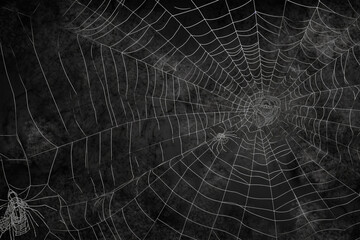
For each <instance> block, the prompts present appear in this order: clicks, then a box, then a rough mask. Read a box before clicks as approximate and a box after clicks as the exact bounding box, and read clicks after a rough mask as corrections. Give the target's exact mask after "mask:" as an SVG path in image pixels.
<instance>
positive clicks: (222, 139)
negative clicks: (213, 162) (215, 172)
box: [209, 128, 239, 154]
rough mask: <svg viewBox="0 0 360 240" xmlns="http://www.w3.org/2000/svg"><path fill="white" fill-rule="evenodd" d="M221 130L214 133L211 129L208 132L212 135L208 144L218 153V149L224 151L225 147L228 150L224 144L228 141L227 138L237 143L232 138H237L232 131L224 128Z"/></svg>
mask: <svg viewBox="0 0 360 240" xmlns="http://www.w3.org/2000/svg"><path fill="white" fill-rule="evenodd" d="M222 129H223V132H219V133H216V132H215V131H214V130H213V129H211V130H212V132H210V135H211V136H212V139H211V141H210V144H209V146H210V147H211V149H212V150H213V151H214V148H215V150H216V152H217V153H218V154H219V153H220V151H225V152H227V151H226V149H228V150H230V149H229V148H228V147H226V146H225V144H226V143H228V142H229V140H231V141H232V142H234V143H235V144H237V145H238V143H237V142H236V141H235V140H234V139H239V138H238V137H237V136H236V134H234V131H228V130H225V129H224V128H222Z"/></svg>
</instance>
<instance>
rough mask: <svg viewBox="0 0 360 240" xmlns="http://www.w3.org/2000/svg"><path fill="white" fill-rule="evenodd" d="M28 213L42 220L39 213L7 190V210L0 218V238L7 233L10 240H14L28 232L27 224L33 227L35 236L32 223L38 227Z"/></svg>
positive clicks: (11, 191) (42, 217)
mask: <svg viewBox="0 0 360 240" xmlns="http://www.w3.org/2000/svg"><path fill="white" fill-rule="evenodd" d="M30 211H32V212H33V213H34V214H35V215H36V216H38V217H40V218H41V219H44V216H43V215H41V213H40V212H39V211H37V210H35V209H33V208H31V207H30V206H29V205H28V204H27V203H26V202H25V201H24V200H22V199H21V198H19V197H18V195H17V194H16V193H15V192H14V191H13V190H9V192H8V204H7V208H6V211H5V214H4V216H3V217H2V218H0V238H1V237H2V235H3V234H4V233H5V232H6V231H9V234H10V239H11V240H14V239H15V237H17V236H21V235H24V234H25V233H27V232H28V231H29V230H30V226H29V223H30V224H31V226H32V227H33V229H34V233H35V236H36V232H35V228H34V223H35V225H36V226H39V225H38V224H37V223H36V221H35V220H34V218H33V216H32V215H31V214H30Z"/></svg>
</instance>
